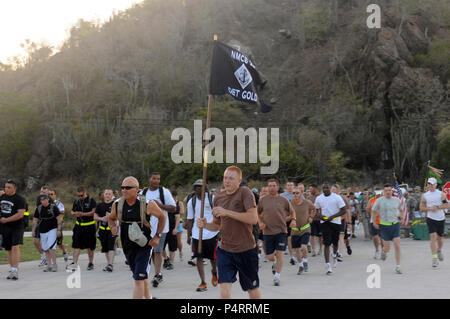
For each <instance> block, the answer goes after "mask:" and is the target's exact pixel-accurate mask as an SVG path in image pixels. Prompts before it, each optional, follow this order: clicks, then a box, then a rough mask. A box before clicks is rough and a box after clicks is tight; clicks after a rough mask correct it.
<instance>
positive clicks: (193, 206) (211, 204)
mask: <svg viewBox="0 0 450 319" xmlns="http://www.w3.org/2000/svg"><path fill="white" fill-rule="evenodd" d="M205 194H208V196H207V197H208V201H209V206H211V208H212V207H213V200H212V194H211V193H210V192H207V193H205ZM191 198H192V202H191V204H192V209H193V211H194V214H195V204H196V202H197V196H195V193H192V194H190V195H189V196H188V198H187V201H188V202H189V200H190V199H191Z"/></svg>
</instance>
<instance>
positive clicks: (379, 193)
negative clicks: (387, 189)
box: [375, 189, 383, 195]
mask: <svg viewBox="0 0 450 319" xmlns="http://www.w3.org/2000/svg"><path fill="white" fill-rule="evenodd" d="M381 194H383V191H381V190H378V189H376V190H375V195H381Z"/></svg>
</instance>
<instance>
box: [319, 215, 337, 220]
mask: <svg viewBox="0 0 450 319" xmlns="http://www.w3.org/2000/svg"><path fill="white" fill-rule="evenodd" d="M339 217H340V216H338V217H334V218H333V220H336V219H338V218H339ZM323 219H325V220H328V217H324V218H323Z"/></svg>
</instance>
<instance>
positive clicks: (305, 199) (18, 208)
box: [0, 166, 450, 298]
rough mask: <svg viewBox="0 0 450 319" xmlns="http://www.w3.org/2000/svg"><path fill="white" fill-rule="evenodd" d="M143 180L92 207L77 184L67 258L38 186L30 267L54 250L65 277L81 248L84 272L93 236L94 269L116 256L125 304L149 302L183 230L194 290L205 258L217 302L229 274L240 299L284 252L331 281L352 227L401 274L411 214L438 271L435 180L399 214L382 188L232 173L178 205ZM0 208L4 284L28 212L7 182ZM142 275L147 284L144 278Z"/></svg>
mask: <svg viewBox="0 0 450 319" xmlns="http://www.w3.org/2000/svg"><path fill="white" fill-rule="evenodd" d="M148 182H149V183H148V186H147V187H141V185H139V181H138V180H137V179H136V178H134V177H132V176H129V177H126V178H125V179H124V180H123V182H122V185H121V196H119V194H118V192H114V191H113V190H112V189H105V190H104V191H102V192H101V193H100V194H99V195H100V197H99V198H98V199H97V201H96V200H95V199H94V198H92V197H90V196H89V195H88V193H87V191H86V189H85V188H84V187H78V188H77V199H76V200H75V201H74V202H73V206H72V209H71V212H70V214H71V215H72V216H73V218H74V227H73V235H72V248H73V252H72V256H71V257H69V255H68V253H67V249H66V247H65V245H64V243H63V240H62V239H63V232H62V229H63V223H64V218H63V217H64V213H65V208H64V205H63V204H62V203H61V201H59V200H58V199H57V196H56V191H55V190H54V189H51V188H50V187H48V186H43V187H42V188H41V193H40V195H39V196H38V198H37V199H36V209H35V211H34V214H32V215H31V217H32V237H33V243H34V245H35V247H36V250H37V251H38V252H39V253H40V254H41V262H40V264H39V267H44V269H43V271H45V272H56V271H57V262H56V249H57V247H59V248H60V249H61V250H62V253H63V256H64V261H65V262H68V261H69V258H71V259H72V262H71V263H70V264H68V265H67V266H66V270H69V271H70V270H72V271H75V270H77V269H78V268H79V265H78V260H79V256H80V253H81V251H83V250H87V253H88V259H89V263H88V266H87V270H88V271H92V270H94V269H95V266H94V253H95V250H96V248H97V238H98V240H99V242H100V245H101V252H102V253H104V254H105V259H106V266H105V267H104V268H103V271H105V272H113V271H114V257H115V256H116V254H117V253H118V252H119V251H120V250H122V251H123V253H124V255H125V258H126V264H127V265H128V266H129V268H130V270H131V272H132V277H133V279H134V282H135V289H134V292H133V297H134V298H152V295H151V293H150V288H149V284H150V283H151V285H152V286H153V287H154V288H157V287H159V286H160V285H161V284H162V283H163V274H162V268H163V269H166V270H167V273H169V272H170V271H171V270H174V268H175V267H174V264H175V256H176V252H177V251H178V252H179V260H180V262H184V261H185V258H184V256H183V242H182V233H183V231H184V230H186V232H187V236H186V239H187V240H186V243H187V244H188V245H190V246H191V252H192V253H191V256H190V258H187V259H188V260H187V262H188V263H189V264H190V265H192V266H195V267H196V268H197V271H198V275H199V279H200V284H199V285H198V287H197V288H196V291H198V292H203V291H207V289H208V284H207V280H206V276H205V264H207V260H209V262H210V264H211V284H212V285H213V286H217V285H219V286H220V296H221V298H230V297H231V287H232V284H233V283H234V282H236V281H237V275H238V274H239V283H240V285H241V288H242V289H243V290H244V291H247V292H248V294H249V297H250V298H260V296H261V293H260V290H259V276H258V270H259V268H260V267H261V265H262V263H263V262H271V263H272V274H273V284H274V286H279V285H280V283H281V273H282V270H283V261H284V256H285V255H289V263H290V264H291V265H298V272H297V274H298V275H302V274H304V273H307V272H308V271H309V270H310V269H309V268H310V267H309V264H308V258H309V256H311V257H316V256H323V259H324V266H325V273H326V274H327V275H331V274H332V273H333V268H335V267H336V265H337V264H338V262H342V261H343V252H344V249H345V250H346V252H347V254H348V255H351V254H352V248H351V240H352V239H353V238H356V235H355V231H356V230H357V229H358V227H362V228H363V233H364V240H367V241H369V240H372V241H373V245H374V250H375V253H374V256H373V257H374V258H375V259H381V260H383V261H384V260H386V259H387V256H388V254H389V252H390V245H391V244H390V243H391V242H393V246H394V252H395V253H394V255H395V270H394V271H395V272H396V273H397V274H402V268H401V246H400V237H401V236H400V229H401V227H400V226H401V224H402V221H403V220H404V218H403V217H404V216H403V214H410V216H411V220H412V219H414V218H417V215H416V213H415V212H419V214H422V215H423V216H424V218H426V222H427V225H428V230H429V234H430V249H431V255H432V256H431V257H432V263H431V266H432V267H438V265H439V262H440V261H443V259H444V256H443V252H442V249H443V237H444V236H445V212H446V210H447V209H448V208H449V206H450V205H449V203H448V202H447V200H446V196H445V194H444V193H442V192H441V191H440V190H439V189H437V181H436V179H434V178H430V179H429V180H428V184H427V189H426V190H424V192H422V190H421V188H420V187H416V188H415V189H414V190H412V189H408V190H407V192H405V194H403V196H404V197H405V199H406V210H405V209H404V208H403V206H402V203H401V201H400V199H399V198H397V197H395V196H394V195H393V185H390V184H385V185H384V186H383V187H376V188H375V189H372V188H366V189H363V190H361V188H360V187H355V189H354V190H353V189H352V188H351V187H349V188H346V189H345V190H344V189H341V187H340V185H338V184H330V183H327V182H325V183H323V184H322V185H320V190H319V186H318V185H315V184H312V185H309V187H308V189H306V186H305V185H304V184H302V183H299V184H297V185H296V183H295V182H294V181H287V183H286V184H285V185H284V187H282V186H281V185H280V182H279V181H278V180H277V179H269V180H268V181H267V185H266V186H264V187H262V188H261V190H258V189H256V188H253V189H250V188H249V187H248V185H247V183H246V182H245V181H244V180H243V178H242V171H241V170H240V169H239V168H238V167H236V166H230V167H228V168H227V169H226V170H225V172H224V175H223V187H222V188H221V189H220V190H219V191H217V190H216V189H211V190H208V187H207V185H203V181H202V180H201V179H199V180H196V181H194V183H193V184H192V187H193V189H192V191H193V192H192V193H191V194H189V195H188V196H186V198H184V200H179V199H178V194H177V192H176V190H172V191H170V190H169V189H167V188H165V187H162V186H161V176H160V174H159V173H152V174H151V176H150V177H149V179H148ZM203 187H204V188H205V190H206V191H205V194H204V203H202V188H203ZM97 202H98V203H97ZM0 205H1V218H0V234H1V239H2V240H1V244H0V246H2V247H3V248H4V249H5V250H6V251H7V253H8V262H9V264H10V271H9V275H8V277H7V279H9V280H18V279H19V270H18V268H19V261H20V248H19V247H20V245H22V244H23V236H24V229H25V226H26V224H27V223H28V221H27V220H28V218H30V215H29V212H28V205H27V203H26V201H25V199H24V198H23V197H22V196H20V195H19V194H17V184H16V182H15V181H13V180H8V181H6V183H5V188H4V189H3V190H1V193H0ZM202 208H203V216H201V214H202ZM422 215H421V216H422ZM120 246H121V248H120ZM167 249H168V252H167ZM151 268H153V271H154V277H153V278H152V279H151V281H150V270H151Z"/></svg>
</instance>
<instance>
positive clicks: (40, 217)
mask: <svg viewBox="0 0 450 319" xmlns="http://www.w3.org/2000/svg"><path fill="white" fill-rule="evenodd" d="M54 208H55V204H50V205H49V210H48V211H49V213H50V215H51V216H50V217H48V218H42V216H41V211H42V205H39V206H38V207H37V209H38V213H39V219H40V220H42V219H52V218H53V217H55V213H54V212H53V210H54Z"/></svg>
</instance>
